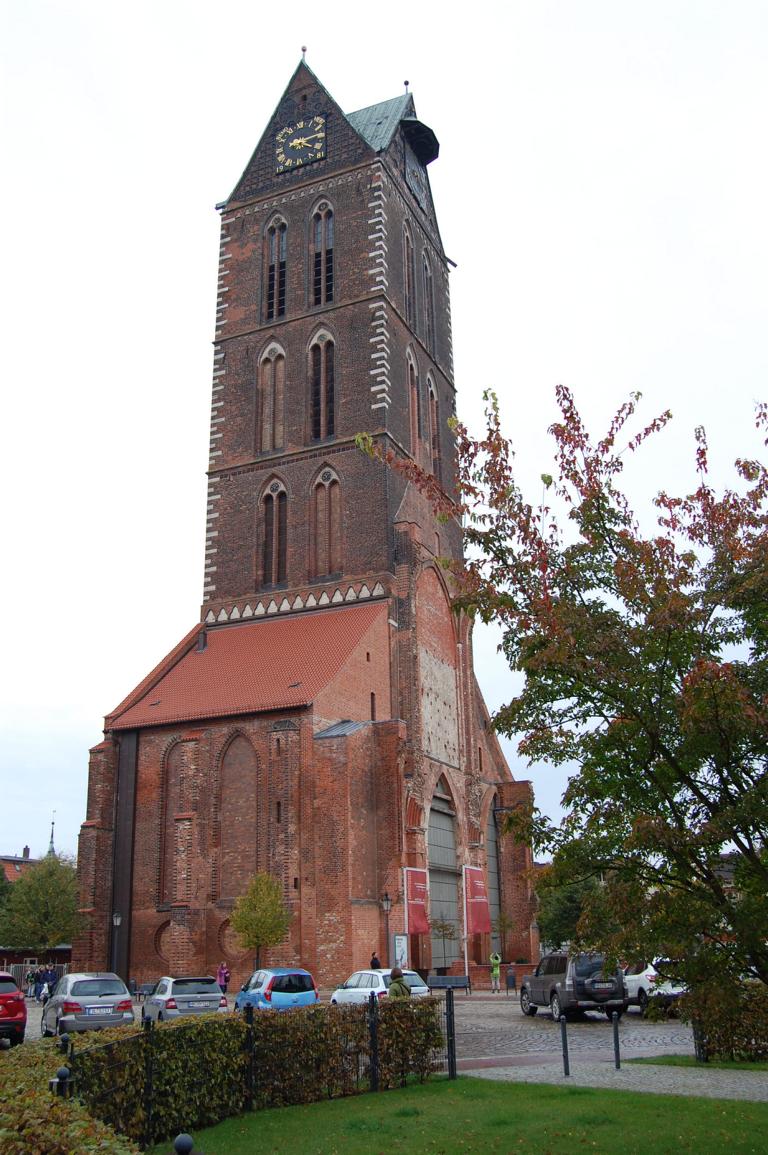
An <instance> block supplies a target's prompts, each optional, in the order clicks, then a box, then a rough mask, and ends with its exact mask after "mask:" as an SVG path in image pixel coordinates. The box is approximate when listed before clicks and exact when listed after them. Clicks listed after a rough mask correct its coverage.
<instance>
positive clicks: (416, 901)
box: [403, 866, 429, 934]
mask: <svg viewBox="0 0 768 1155" xmlns="http://www.w3.org/2000/svg"><path fill="white" fill-rule="evenodd" d="M403 873H404V874H405V903H406V914H407V919H408V921H407V931H408V934H429V919H428V917H427V903H428V901H429V879H428V877H427V872H426V870H417V869H416V868H415V867H413V866H407V867H405V868H404V871H403Z"/></svg>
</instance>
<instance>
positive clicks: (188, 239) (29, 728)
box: [0, 0, 768, 854]
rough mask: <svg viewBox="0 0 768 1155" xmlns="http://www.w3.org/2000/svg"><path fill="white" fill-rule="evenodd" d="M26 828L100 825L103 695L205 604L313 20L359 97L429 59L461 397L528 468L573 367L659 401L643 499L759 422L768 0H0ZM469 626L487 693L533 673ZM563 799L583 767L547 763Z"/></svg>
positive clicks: (9, 592) (9, 759)
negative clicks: (234, 318)
mask: <svg viewBox="0 0 768 1155" xmlns="http://www.w3.org/2000/svg"><path fill="white" fill-rule="evenodd" d="M0 10H1V11H2V24H1V26H0V70H1V71H2V81H0V83H2V86H3V90H2V117H3V132H2V142H3V145H2V148H3V152H2V159H3V170H4V178H3V180H2V182H0V197H2V211H0V228H2V264H1V266H0V267H1V268H2V287H1V292H2V299H1V300H0V318H1V319H2V324H3V328H4V338H3V352H4V369H5V371H4V381H3V392H4V406H3V418H4V420H3V429H4V437H3V453H2V471H3V478H2V482H3V489H2V492H3V498H4V502H3V510H4V522H5V525H4V532H3V544H4V549H3V555H4V563H3V566H2V571H1V572H2V595H3V596H2V612H3V625H2V634H1V635H0V636H1V637H2V650H1V651H0V653H1V657H2V662H1V669H2V693H1V695H0V708H1V709H2V718H1V719H0V722H1V726H2V747H1V748H0V774H2V782H3V790H2V798H1V799H0V852H2V853H6V854H7V853H21V850H22V847H23V846H24V845H25V844H28V845H29V846H30V847H31V849H32V853H33V854H38V853H41V852H44V851H45V849H46V847H47V843H48V834H49V826H50V819H51V812H52V811H53V810H55V811H56V844H57V847H59V848H61V849H64V850H68V851H75V850H76V845H77V833H78V830H79V825H80V823H81V821H82V820H83V819H84V817H85V801H86V784H87V762H88V748H89V747H90V746H92V745H94V744H95V743H96V742H97V741H99V739H100V737H101V726H102V719H103V715H104V714H105V713H106V712H107V711H108V710H110V709H111V708H113V707H114V706H115V705H116V704H117V702H118V701H119V700H120V699H121V698H122V697H123V696H124V695H125V694H126V693H127V692H128V691H129V690H130V689H132V688H133V686H134V685H135V684H136V683H137V682H138V681H139V680H140V679H141V678H142V677H143V676H144V675H145V674H146V673H147V672H148V671H149V669H150V668H151V667H152V666H153V665H154V664H155V663H156V662H157V660H158V659H159V658H161V657H162V656H163V655H164V654H165V653H166V652H167V651H168V650H169V649H170V648H171V647H172V646H173V645H174V644H175V643H176V642H177V641H178V640H179V638H180V637H181V636H182V635H183V634H184V633H185V632H186V630H187V629H188V628H189V627H190V626H191V625H192V624H194V622H195V621H196V620H197V618H198V614H199V608H200V603H201V600H202V569H203V541H204V509H205V475H204V470H205V466H206V463H207V441H208V420H209V403H210V379H211V361H212V353H211V340H212V337H213V321H214V306H215V294H216V271H217V258H218V240H219V218H218V214H217V213H216V212H215V211H214V205H215V204H216V203H217V202H218V201H221V200H224V199H225V198H226V197H227V196H228V195H229V193H230V192H231V191H232V189H233V187H234V185H235V183H236V181H237V179H238V177H239V175H240V173H241V171H242V169H243V168H244V167H245V164H246V163H247V161H248V159H249V156H250V154H251V152H252V150H253V148H254V146H255V145H256V143H257V141H258V139H259V137H260V136H261V133H262V131H263V130H264V127H265V125H266V123H267V121H268V119H269V117H270V115H271V113H272V111H273V109H274V107H275V105H276V104H277V102H278V100H279V98H280V96H281V95H282V92H283V90H284V88H285V86H286V84H287V83H288V80H289V79H290V76H291V75H292V73H293V71H294V69H295V67H296V65H297V63H298V61H299V59H300V57H301V46H302V45H303V44H306V45H307V46H308V52H307V63H308V64H309V65H310V67H311V68H312V69H313V70H314V72H315V73H316V74H317V76H318V77H319V79H320V80H321V81H322V82H323V84H325V86H326V88H327V89H328V90H329V92H330V93H331V94H332V96H333V97H334V98H335V99H336V100H337V101H338V103H339V104H340V105H341V107H342V108H343V109H344V110H345V111H347V112H350V111H353V110H355V109H357V108H361V107H364V106H366V105H369V104H373V103H376V102H377V101H380V100H385V99H388V98H390V97H393V96H397V95H398V94H399V93H401V92H402V91H403V82H404V80H406V79H407V80H408V81H410V87H411V91H412V92H413V94H414V98H415V100H416V106H417V111H418V113H419V116H420V118H421V119H422V120H424V121H426V122H427V123H428V124H429V125H430V126H431V127H432V128H433V129H434V131H435V133H436V134H437V137H438V139H439V140H440V144H441V149H440V157H439V159H438V160H437V161H435V162H434V163H433V164H432V165H431V166H430V170H429V171H430V179H431V183H432V190H433V194H434V198H435V202H436V206H437V212H438V218H439V223H440V228H441V233H442V237H443V242H444V245H445V248H446V251H447V254H448V256H449V257H450V258H451V259H452V260H453V261H455V262H456V265H457V267H456V269H455V270H454V271H453V272H452V292H453V334H454V352H455V369H456V382H457V386H458V390H459V412H460V414H461V415H462V416H464V417H465V418H467V419H469V420H470V423H474V422H476V420H477V415H478V413H479V411H480V408H481V406H480V396H481V393H482V391H483V389H484V388H486V387H488V386H493V387H494V388H495V389H496V390H497V391H498V392H499V394H500V396H501V397H502V400H503V411H504V418H505V424H506V428H507V430H508V433H509V436H510V437H511V438H512V440H513V442H514V445H515V447H516V450H517V453H518V463H519V468H520V472H521V476H522V477H523V478H524V479H526V480H529V481H531V482H532V484H534V486H535V488H534V489H533V493H534V494H537V493H538V488H539V487H538V485H537V484H536V479H538V477H539V475H540V474H541V473H542V472H543V471H545V470H547V468H548V466H549V448H548V441H547V438H546V428H547V426H548V425H549V424H550V422H551V421H552V419H553V417H554V415H555V411H554V407H553V397H554V387H555V385H556V384H558V383H559V382H563V383H566V384H568V385H570V386H572V387H573V389H574V390H575V393H576V396H577V399H578V401H579V403H580V405H581V407H582V409H583V410H584V412H585V413H586V414H587V416H588V418H589V419H590V421H591V422H592V424H593V425H594V426H595V427H596V428H597V430H598V431H602V427H603V426H604V425H605V424H606V422H607V420H608V417H609V415H610V413H611V412H612V411H613V410H614V409H615V408H616V407H617V406H618V405H619V404H620V402H621V401H622V400H623V399H624V398H626V396H627V394H628V392H629V391H630V390H631V389H640V390H641V391H642V392H643V394H644V400H643V409H642V413H643V416H644V417H646V418H648V419H650V418H651V417H652V416H653V415H655V413H657V412H658V411H660V410H662V409H664V408H666V407H668V406H669V407H670V408H671V409H672V410H673V413H674V415H675V421H674V423H673V426H672V428H670V429H668V430H666V431H665V432H664V433H663V434H662V435H661V436H660V437H658V438H657V439H656V440H655V442H654V443H653V444H652V445H651V446H650V447H648V448H647V449H646V450H645V451H644V454H643V457H642V460H641V462H639V463H638V465H637V466H636V467H635V468H633V469H631V470H630V474H631V478H630V482H631V485H632V486H633V490H634V492H635V493H636V494H637V497H638V500H640V501H642V500H647V499H648V497H649V496H650V494H651V493H652V492H653V491H654V488H655V487H657V486H661V485H664V486H666V487H667V488H669V489H673V490H674V489H683V488H686V487H688V488H689V487H691V486H692V485H693V483H694V480H695V478H694V473H693V468H692V463H693V449H692V432H693V429H694V427H695V426H696V425H698V424H704V425H706V426H707V429H708V431H709V436H710V441H711V443H712V446H713V453H712V459H713V463H714V467H715V474H716V476H718V477H723V478H724V477H726V476H728V473H727V470H726V466H727V465H728V463H729V462H731V461H732V459H733V458H734V457H735V456H736V455H737V454H738V453H743V452H752V453H754V452H756V447H757V441H756V439H755V436H754V433H753V428H752V414H753V405H754V402H755V401H756V400H757V399H759V398H765V397H766V395H768V389H767V388H766V371H767V369H768V352H767V351H766V315H767V313H768V309H767V305H768V290H767V288H766V276H767V271H768V223H767V222H768V213H767V211H766V206H768V167H767V164H768V162H767V161H766V146H765V122H766V113H767V112H768V68H767V67H766V60H767V59H768V4H766V3H765V2H764V0H754V2H749V0H730V2H729V3H727V4H726V3H723V2H722V0H718V2H712V0H687V2H686V0H644V2H643V3H640V2H639V0H635V2H634V3H630V2H628V0H625V2H622V0H605V2H602V3H601V2H599V0H549V2H548V0H505V2H504V3H503V4H501V3H499V4H496V3H489V2H488V0H476V2H475V3H473V4H471V5H467V6H466V8H465V9H463V10H462V9H457V10H455V11H454V13H453V14H452V10H451V9H450V8H449V7H448V6H447V5H446V4H445V3H439V4H437V3H420V4H414V3H412V2H411V3H407V4H406V3H402V2H400V0H389V3H387V4H386V5H383V6H382V5H378V6H372V5H362V4H359V3H350V4H346V3H334V2H333V0H329V3H327V4H326V5H319V4H317V3H312V4H309V3H305V2H304V0H296V2H294V3H292V4H290V5H276V6H274V7H271V6H269V5H267V4H265V3H254V2H250V3H246V2H240V0H226V2H222V3H220V4H212V3H210V2H208V3H202V2H198V0H152V2H151V3H149V2H147V0H134V2H133V3H132V4H130V5H125V4H116V3H113V2H111V0H94V2H87V0H23V2H22V0H2V3H1V4H0ZM494 647H495V641H494V639H493V638H489V637H483V638H476V665H477V672H478V675H479V678H480V681H481V684H482V685H483V687H484V690H485V692H486V696H487V699H488V702H489V705H490V706H491V707H495V706H498V705H499V704H501V702H503V700H504V698H505V695H508V694H509V691H510V685H511V683H510V678H509V674H508V671H507V670H506V669H505V667H504V665H503V662H500V661H499V659H498V657H497V656H496V655H495V653H494ZM510 762H511V765H512V769H513V772H514V773H515V775H516V776H517V777H527V776H530V777H532V778H533V779H534V782H535V787H536V792H537V798H538V801H539V804H540V806H541V807H542V809H544V810H545V811H546V812H548V813H553V814H554V813H556V812H557V804H558V799H559V796H560V794H561V792H562V789H563V779H562V775H558V774H555V773H554V772H553V771H551V770H547V768H545V767H544V768H534V769H533V770H530V771H529V770H528V768H527V767H526V766H525V765H522V764H520V763H519V762H518V760H517V759H516V757H515V756H514V753H513V752H512V753H511V754H510Z"/></svg>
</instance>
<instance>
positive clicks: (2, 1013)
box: [0, 971, 27, 1047]
mask: <svg viewBox="0 0 768 1155" xmlns="http://www.w3.org/2000/svg"><path fill="white" fill-rule="evenodd" d="M26 1029H27V1004H26V1002H25V1001H24V994H23V992H22V991H20V990H19V986H18V983H17V982H16V979H15V978H14V977H13V975H11V974H8V972H7V971H0V1039H10V1040H11V1046H12V1047H15V1046H16V1044H17V1043H23V1042H24V1032H25V1031H26Z"/></svg>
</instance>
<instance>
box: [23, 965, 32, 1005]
mask: <svg viewBox="0 0 768 1155" xmlns="http://www.w3.org/2000/svg"><path fill="white" fill-rule="evenodd" d="M24 982H25V983H26V984H27V998H28V999H33V998H34V997H35V972H34V971H33V970H32V968H31V967H30V969H29V970H28V971H27V973H26V975H25V976H24Z"/></svg>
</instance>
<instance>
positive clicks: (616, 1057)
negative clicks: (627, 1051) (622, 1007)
mask: <svg viewBox="0 0 768 1155" xmlns="http://www.w3.org/2000/svg"><path fill="white" fill-rule="evenodd" d="M611 1019H612V1021H613V1060H614V1063H615V1065H616V1070H617V1071H620V1070H621V1055H620V1053H619V1016H618V1014H617V1013H616V1011H614V1012H613V1014H612V1015H611Z"/></svg>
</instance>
